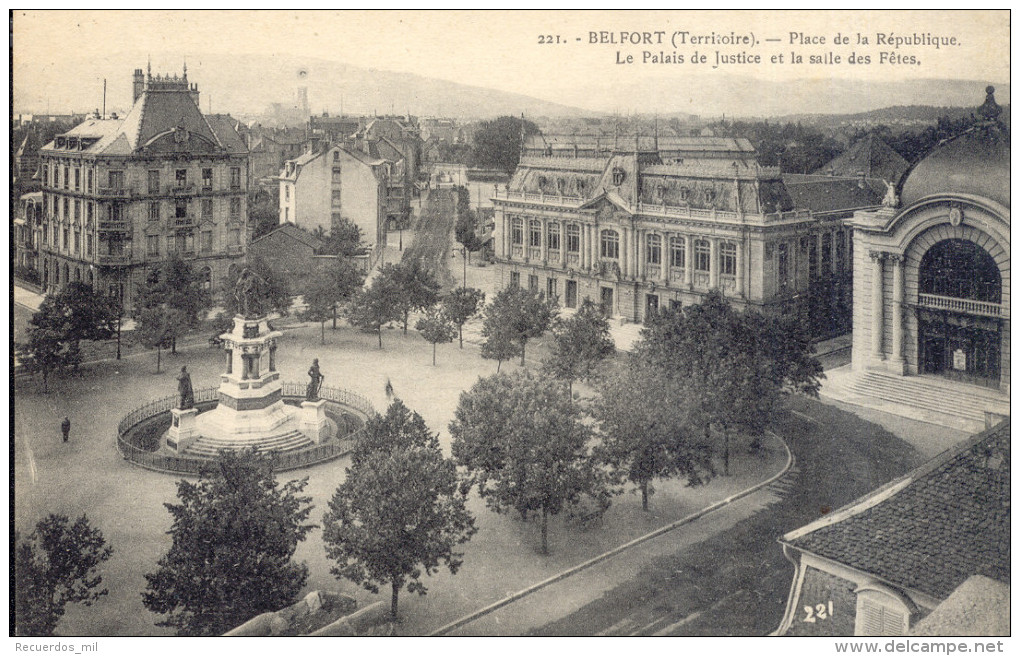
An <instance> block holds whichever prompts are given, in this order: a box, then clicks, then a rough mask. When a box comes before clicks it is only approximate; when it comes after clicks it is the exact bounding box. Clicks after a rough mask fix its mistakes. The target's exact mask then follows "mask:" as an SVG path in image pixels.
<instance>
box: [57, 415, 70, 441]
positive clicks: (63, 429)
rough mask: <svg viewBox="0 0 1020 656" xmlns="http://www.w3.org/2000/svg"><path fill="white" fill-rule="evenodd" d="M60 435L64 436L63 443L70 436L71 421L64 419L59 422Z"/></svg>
mask: <svg viewBox="0 0 1020 656" xmlns="http://www.w3.org/2000/svg"><path fill="white" fill-rule="evenodd" d="M60 433H61V434H62V435H63V436H64V441H65V442H66V441H67V438H69V437H70V436H71V420H70V419H68V418H67V417H64V421H62V422H60Z"/></svg>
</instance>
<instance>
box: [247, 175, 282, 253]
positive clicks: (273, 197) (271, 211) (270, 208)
mask: <svg viewBox="0 0 1020 656" xmlns="http://www.w3.org/2000/svg"><path fill="white" fill-rule="evenodd" d="M248 223H249V225H250V226H251V238H252V240H255V239H258V238H259V237H262V236H265V235H268V234H269V233H270V232H272V231H273V230H275V229H276V228H277V227H278V226H279V225H280V189H279V187H275V186H274V187H272V191H269V190H267V189H265V188H263V187H261V186H255V187H254V190H253V191H252V192H250V193H249V194H248Z"/></svg>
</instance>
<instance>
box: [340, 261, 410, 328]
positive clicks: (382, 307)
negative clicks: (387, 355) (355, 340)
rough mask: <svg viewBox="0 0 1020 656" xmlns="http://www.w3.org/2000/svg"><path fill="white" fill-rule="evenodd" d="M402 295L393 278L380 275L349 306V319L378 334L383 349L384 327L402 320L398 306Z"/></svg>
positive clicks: (354, 323) (347, 309)
mask: <svg viewBox="0 0 1020 656" xmlns="http://www.w3.org/2000/svg"><path fill="white" fill-rule="evenodd" d="M383 268H384V269H385V267H383ZM400 294H401V290H400V289H399V288H398V287H397V285H396V283H395V282H394V280H393V278H392V277H391V276H386V275H383V274H381V273H380V274H379V275H378V276H376V277H375V278H374V279H373V280H372V284H371V286H369V287H368V288H367V289H363V290H361V291H360V292H358V293H357V294H355V295H354V298H352V299H351V302H350V303H348V304H347V308H346V313H347V319H348V321H350V322H351V324H352V325H354V326H356V327H358V328H360V329H361V330H364V331H365V332H374V333H376V334H377V335H378V336H379V348H382V327H383V326H385V325H386V324H388V323H390V322H391V321H399V320H400V318H401V313H400V309H399V307H398V305H397V300H398V298H399V295H400Z"/></svg>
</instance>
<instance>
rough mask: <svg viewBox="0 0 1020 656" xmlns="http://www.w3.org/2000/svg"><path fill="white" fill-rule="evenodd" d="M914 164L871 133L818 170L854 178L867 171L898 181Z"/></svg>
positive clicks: (868, 173)
mask: <svg viewBox="0 0 1020 656" xmlns="http://www.w3.org/2000/svg"><path fill="white" fill-rule="evenodd" d="M908 168H910V163H909V162H907V160H905V159H903V157H902V156H901V155H900V154H899V153H897V152H896V151H895V150H893V149H892V148H891V147H890V146H889V144H887V143H886V142H884V141H882V139H881V138H879V137H878V136H876V135H875V134H873V133H871V134H868V135H867V136H865V137H863V138H861V139H858V140H857V142H856V143H854V144H853V145H852V146H851V147H850V148H849V149H848V150H847V151H846V152H844V153H843V154H841V155H839V156H837V157H836V158H834V159H833V160H832V161H830V162H829V163H828V164H826V165H825V166H822V167H821V168H819V169H818V170H817V171H815V173H821V174H829V175H835V176H838V177H853V176H856V175H860V174H862V173H863V174H864V176H865V177H868V178H879V179H882V180H888V181H889V182H891V183H893V184H896V183H897V182H899V180H900V177H901V176H902V175H903V173H904V172H906V170H907V169H908Z"/></svg>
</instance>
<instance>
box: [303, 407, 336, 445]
mask: <svg viewBox="0 0 1020 656" xmlns="http://www.w3.org/2000/svg"><path fill="white" fill-rule="evenodd" d="M299 417H300V420H299V425H300V430H301V432H302V433H304V434H305V435H306V436H308V439H310V440H311V441H313V442H315V443H316V444H318V443H319V442H321V441H322V439H323V438H325V437H327V436H328V435H329V421H328V420H327V419H326V400H325V399H319V400H318V401H302V402H301V412H300V415H299Z"/></svg>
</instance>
